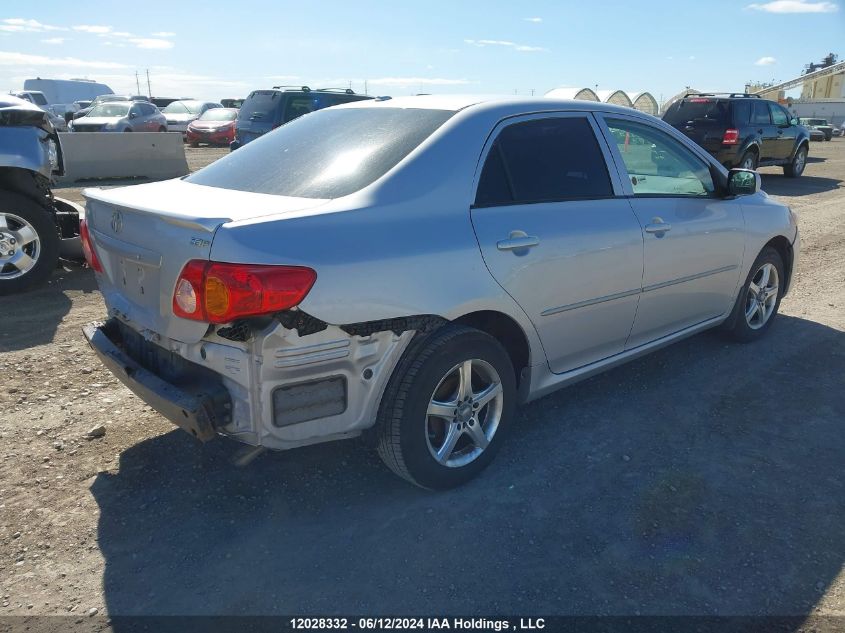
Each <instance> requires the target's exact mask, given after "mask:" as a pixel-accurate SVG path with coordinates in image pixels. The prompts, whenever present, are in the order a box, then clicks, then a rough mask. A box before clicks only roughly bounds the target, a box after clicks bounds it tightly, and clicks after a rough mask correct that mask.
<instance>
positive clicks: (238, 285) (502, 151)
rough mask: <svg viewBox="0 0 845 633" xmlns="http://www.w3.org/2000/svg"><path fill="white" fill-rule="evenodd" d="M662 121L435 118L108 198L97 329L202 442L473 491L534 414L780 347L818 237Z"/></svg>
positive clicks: (382, 111) (371, 112) (424, 112)
mask: <svg viewBox="0 0 845 633" xmlns="http://www.w3.org/2000/svg"><path fill="white" fill-rule="evenodd" d="M759 187H760V178H759V176H758V175H757V174H756V173H755V172H753V171H748V170H742V169H734V170H731V171H730V172H728V171H726V170H725V169H724V168H723V167H722V166H721V165H719V164H718V163H716V162H715V161H714V159H713V158H712V157H711V156H709V155H708V154H707V153H706V152H705V151H704V150H702V149H701V148H700V147H698V146H697V145H695V144H694V143H692V142H691V141H689V140H688V139H687V138H686V137H685V136H683V135H682V134H680V133H679V132H677V131H675V130H674V129H673V128H672V127H670V126H669V125H666V124H664V123H663V122H662V121H660V120H658V119H656V118H653V117H650V116H648V115H645V114H642V113H639V112H637V111H635V110H631V109H627V108H619V107H616V106H611V105H607V104H600V103H590V102H584V101H555V100H552V99H520V98H510V99H507V98H505V99H494V100H485V99H480V98H467V97H457V96H453V97H446V96H444V97H434V96H419V97H407V98H397V99H388V98H384V99H378V100H374V101H363V102H358V103H352V104H348V105H343V106H338V107H334V108H329V109H326V110H321V111H318V112H314V113H312V114H308V115H305V116H303V117H301V118H298V119H296V120H294V121H292V122H290V123H288V124H286V125H284V126H282V127H281V128H279V129H277V130H276V131H274V132H272V133H270V134H267V135H265V136H263V137H262V138H260V139H258V140H256V141H254V142H252V143H250V144H249V145H247V146H245V147H243V148H242V149H240V150H239V151H237V152H235V153H233V154H231V155H229V156H226V157H225V158H223V159H221V160H219V161H217V162H215V163H213V164H211V165H210V166H208V167H206V168H204V169H202V170H200V171H198V172H196V173H194V174H192V175H190V176H188V177H186V178H184V179H179V180H172V181H167V182H161V183H153V184H145V185H139V186H133V187H124V188H117V189H109V190H101V189H89V190H87V191H86V192H85V195H86V198H87V216H86V223H85V225H84V226H83V227H82V237H83V241H84V245H85V250H86V254H87V256H88V259H89V262H90V265H91V266H92V268H93V269H94V270H95V271H96V276H97V280H98V282H99V285H100V288H101V290H102V292H103V296H104V298H105V302H106V306H107V309H108V319H107V320H106V321H105V322H103V323H97V324H92V325H90V326H87V327H86V328H85V335H86V337H87V338H88V340H89V342H90V344H91V345H92V347H93V348H94V350H95V351H96V352H97V354H98V355H99V357H100V358H101V359H102V361H103V362H104V363H105V364H106V365H107V366H108V367H109V368H110V369H111V371H113V372H114V373H115V375H116V376H117V377H118V378H120V379H121V380H122V381H123V382H124V383H125V384H126V385H127V386H128V387H129V388H130V389H131V390H132V391H134V392H135V393H136V394H137V395H138V396H139V397H140V398H142V399H143V400H144V401H146V402H147V403H148V404H150V405H151V406H152V407H154V408H155V409H156V410H158V411H159V412H161V413H162V414H163V415H164V416H165V417H167V418H168V419H170V420H171V421H172V422H174V423H175V424H177V425H178V426H180V427H182V428H183V429H185V430H186V431H188V432H190V433H191V434H193V435H194V436H196V437H197V438H199V439H201V440H208V439H211V438H213V437H215V436H216V435H218V434H223V435H227V436H230V437H233V438H236V439H238V440H241V441H243V442H245V443H247V444H252V445H255V446H261V447H267V448H271V449H288V448H294V447H298V446H303V445H306V444H312V443H316V442H324V441H328V440H338V439H342V438H349V437H353V436H357V435H361V434H364V435H365V436H367V437H368V438H371V440H372V443H373V444H374V445H375V446H377V448H378V451H379V453H380V454H381V456H382V458H383V459H384V461H385V462H386V463H387V465H388V466H389V467H390V468H391V469H392V470H393V471H394V472H396V473H397V474H398V475H400V476H401V477H404V478H405V479H407V480H409V481H411V482H413V483H416V484H418V485H420V486H423V487H427V488H434V489H440V488H448V487H452V486H455V485H458V484H461V483H463V482H465V481H467V480H468V479H470V478H471V477H473V476H475V475H476V474H478V473H479V472H480V471H481V470H482V469H483V468H484V467H485V466H487V465H488V464H489V463H490V461H491V460H492V458H493V457H494V455H495V453H496V452H497V450H499V448H500V447H501V446H502V444H503V442H505V440H506V434H507V431H508V428H509V427H510V426H511V425H512V424H513V423H514V416H515V413H514V412H515V408H516V406H517V405H518V404H520V403H524V402H526V401H529V400H532V399H535V398H539V397H541V396H543V395H545V394H547V393H549V392H551V391H552V390H554V389H557V388H558V387H561V386H563V385H566V384H570V383H573V382H575V381H577V380H579V379H582V378H585V377H587V376H589V375H592V374H594V373H596V372H599V371H602V370H604V369H607V368H609V367H612V366H615V365H617V364H619V363H621V362H624V361H627V360H630V359H632V358H635V357H638V356H641V355H643V354H645V353H647V352H650V351H653V350H655V349H657V348H659V347H662V346H664V345H667V344H669V343H672V342H674V341H677V340H679V339H682V338H684V337H686V336H690V335H692V334H695V333H697V332H701V331H702V330H705V329H708V328H714V327H717V326H718V327H720V328H722V329H723V330H724V331H725V333H726V334H728V335H730V336H731V337H733V338H734V339H736V340H738V341H743V342H750V341H753V340H755V339H757V338H759V337H761V336H762V335H764V334H765V333H766V332H767V331H768V330H769V329H770V327H771V326H772V323H773V322H774V320H775V316H776V314H777V311H778V306H779V304H780V301H781V298H782V297H783V296H784V294H785V293H786V292H787V290H788V289H789V285H790V282H791V280H792V277H793V271H794V270H795V266H796V261H797V258H798V251H799V248H798V245H799V241H798V229H797V225H796V220H795V217H794V216H793V214H792V212H791V211H790V210H789V209H788V208H787V207H785V206H784V205H782V204H780V203H778V202H775V201H774V200H772V199H771V198H769V197H768V196H767V195H766V194H765V193H764V192H762V191H760V190H759Z"/></svg>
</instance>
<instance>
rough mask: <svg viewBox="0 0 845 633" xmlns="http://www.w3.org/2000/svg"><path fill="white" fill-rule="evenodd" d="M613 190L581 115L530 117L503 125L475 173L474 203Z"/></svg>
mask: <svg viewBox="0 0 845 633" xmlns="http://www.w3.org/2000/svg"><path fill="white" fill-rule="evenodd" d="M612 195H613V186H612V185H611V183H610V176H609V174H608V171H607V165H606V164H605V161H604V156H603V155H602V153H601V149H600V148H599V144H598V141H597V140H596V137H595V134H594V133H593V129H592V127H591V126H590V124H589V122H588V121H587V119H586V118H585V117H560V118H548V119H535V120H532V121H525V122H522V123H514V124H513V125H509V126H507V127H506V128H504V129H503V130H502V131H501V132H500V133H499V136H498V137H497V138H496V140H495V142H494V143H493V146H492V147H491V149H490V153H489V154H488V157H487V160H486V162H485V164H484V169H483V170H482V172H481V178H480V180H479V186H478V192H477V194H476V202H475V204H476V206H491V205H498V204H526V203H532V202H553V201H561V200H578V199H585V198H602V197H608V196H612Z"/></svg>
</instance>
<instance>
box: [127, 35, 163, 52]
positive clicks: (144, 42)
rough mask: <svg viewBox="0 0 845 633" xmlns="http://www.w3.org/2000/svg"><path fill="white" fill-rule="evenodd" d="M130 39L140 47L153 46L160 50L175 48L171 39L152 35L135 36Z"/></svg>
mask: <svg viewBox="0 0 845 633" xmlns="http://www.w3.org/2000/svg"><path fill="white" fill-rule="evenodd" d="M129 41H130V42H132V43H133V44H134V45H135V46H137V47H138V48H153V49H158V50H163V49H167V48H173V42H171V41H170V40H161V39H154V38H150V37H133V38H132V39H130V40H129Z"/></svg>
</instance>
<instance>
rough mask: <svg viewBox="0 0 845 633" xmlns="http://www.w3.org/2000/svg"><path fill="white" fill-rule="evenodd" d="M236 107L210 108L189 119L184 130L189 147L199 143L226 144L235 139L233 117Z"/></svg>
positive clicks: (235, 115)
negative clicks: (191, 119)
mask: <svg viewBox="0 0 845 633" xmlns="http://www.w3.org/2000/svg"><path fill="white" fill-rule="evenodd" d="M237 118H238V109H237V108H211V109H210V110H206V111H205V112H203V114H202V116H201V117H200V118H198V119H195V120H193V121H191V123H190V125H188V130H187V131H186V132H185V135H186V137H187V140H188V143H190V144H191V147H197V146H198V145H199V144H200V143H208V144H209V145H226V146H228V145H229V143H231V142H232V141H233V140H235V119H237Z"/></svg>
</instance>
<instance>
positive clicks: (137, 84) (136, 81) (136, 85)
mask: <svg viewBox="0 0 845 633" xmlns="http://www.w3.org/2000/svg"><path fill="white" fill-rule="evenodd" d="M135 88H136V89H137V91H138V92H136V93H135V94H136V95H139V94H141V83H140V82H139V81H138V71H137V70H136V71H135Z"/></svg>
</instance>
